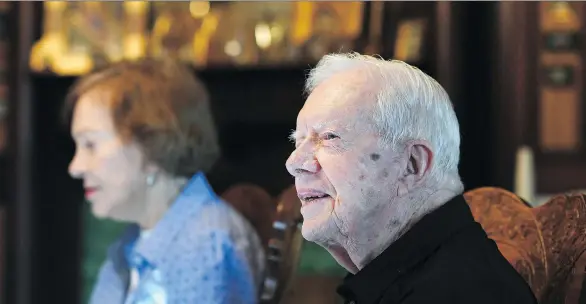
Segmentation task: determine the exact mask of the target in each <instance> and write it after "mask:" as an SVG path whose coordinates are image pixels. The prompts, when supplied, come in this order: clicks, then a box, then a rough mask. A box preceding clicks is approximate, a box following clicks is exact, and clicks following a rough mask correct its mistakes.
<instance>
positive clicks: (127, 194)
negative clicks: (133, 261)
mask: <svg viewBox="0 0 586 304" xmlns="http://www.w3.org/2000/svg"><path fill="white" fill-rule="evenodd" d="M108 98H109V95H108V94H106V93H104V92H101V91H91V90H90V91H89V92H87V93H85V94H83V95H82V96H81V97H80V98H79V100H78V102H77V104H76V106H75V108H74V110H73V118H72V122H71V136H72V137H73V139H74V141H75V155H74V157H73V159H72V160H71V163H70V164H69V174H70V175H71V176H72V177H73V178H76V179H81V180H83V187H84V190H85V198H86V200H87V201H88V202H89V203H90V204H91V209H92V212H93V214H94V215H95V216H96V217H98V218H110V219H114V220H120V221H132V220H133V219H134V218H135V217H136V214H137V213H139V212H140V210H141V209H142V207H143V206H141V201H143V198H142V196H144V193H145V188H146V182H145V181H146V172H145V170H144V168H145V166H144V157H143V153H142V151H141V150H140V148H139V146H138V145H137V144H135V143H133V142H131V141H127V140H123V139H122V138H121V137H120V136H119V134H118V132H117V130H116V128H115V126H114V122H113V120H112V114H111V109H110V108H109V104H108Z"/></svg>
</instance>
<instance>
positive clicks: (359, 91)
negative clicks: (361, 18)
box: [287, 71, 403, 246]
mask: <svg viewBox="0 0 586 304" xmlns="http://www.w3.org/2000/svg"><path fill="white" fill-rule="evenodd" d="M368 81H369V78H368V76H367V74H366V73H361V72H360V71H351V72H348V73H341V74H338V75H336V76H334V77H332V78H330V79H328V80H326V81H325V82H323V83H322V84H320V85H319V86H318V87H317V88H316V89H315V90H314V91H313V92H312V93H311V94H310V96H309V97H308V99H307V101H306V103H305V105H304V107H303V109H302V110H301V112H300V113H299V116H298V118H297V129H296V131H295V132H294V134H293V135H292V137H293V140H294V141H295V150H294V151H293V153H292V154H291V156H290V157H289V159H288V160H287V169H288V171H289V172H290V173H291V175H293V176H294V177H295V186H296V188H297V192H298V195H299V197H300V200H301V202H302V207H301V213H302V215H303V218H304V224H303V229H302V232H303V236H304V237H305V238H306V239H307V240H309V241H313V242H316V243H318V244H321V245H324V244H328V243H332V242H334V243H339V242H344V239H345V238H347V237H348V236H352V239H356V240H361V241H368V240H372V239H374V238H376V237H377V235H376V234H377V232H373V231H372V229H367V226H368V225H370V222H371V221H372V220H374V219H375V218H380V217H381V216H382V217H386V218H387V219H389V223H388V224H389V225H393V223H394V221H393V220H392V219H393V218H395V217H396V216H397V215H398V214H399V213H400V211H398V210H397V212H393V210H394V209H395V208H392V207H391V208H389V204H388V202H389V201H392V199H393V198H394V197H396V196H397V187H398V177H399V173H400V172H401V169H400V168H401V167H402V165H403V164H402V160H401V159H402V157H401V155H400V154H399V153H397V152H395V151H393V150H392V149H390V148H388V147H383V146H382V145H380V143H379V136H378V133H377V131H376V129H375V128H374V127H373V121H372V118H371V117H372V115H371V113H372V109H373V107H374V105H375V103H374V99H375V96H373V95H372V94H369V93H368V92H369V91H372V85H373V84H372V83H369V82H368ZM392 213H395V214H392ZM356 245H357V246H358V245H359V244H356Z"/></svg>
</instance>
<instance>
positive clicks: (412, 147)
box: [399, 140, 433, 195]
mask: <svg viewBox="0 0 586 304" xmlns="http://www.w3.org/2000/svg"><path fill="white" fill-rule="evenodd" d="M404 153H405V158H406V159H407V162H406V163H405V168H404V170H403V175H402V177H401V180H400V182H401V184H402V185H400V186H399V189H400V192H405V193H404V194H407V192H409V191H410V190H411V189H413V188H415V187H417V186H418V185H420V184H421V183H422V182H423V180H424V178H425V176H426V175H427V173H428V172H429V169H430V168H431V165H432V161H433V152H432V151H431V145H430V144H429V143H428V142H426V141H424V140H413V141H409V142H407V143H406V144H405V150H404ZM399 194H401V193H399ZM404 194H403V195H404Z"/></svg>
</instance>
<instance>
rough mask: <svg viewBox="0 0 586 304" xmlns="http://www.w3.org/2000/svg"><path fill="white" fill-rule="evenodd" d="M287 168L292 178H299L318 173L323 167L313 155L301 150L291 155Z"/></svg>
mask: <svg viewBox="0 0 586 304" xmlns="http://www.w3.org/2000/svg"><path fill="white" fill-rule="evenodd" d="M285 166H286V167H287V171H289V174H291V175H292V176H298V175H301V174H304V173H317V172H318V171H319V170H321V166H320V164H319V162H318V161H317V159H316V158H315V155H314V154H313V153H311V152H309V151H302V150H299V149H296V150H295V151H293V153H291V155H290V156H289V158H288V159H287V162H286V163H285Z"/></svg>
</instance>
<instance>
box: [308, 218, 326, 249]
mask: <svg viewBox="0 0 586 304" xmlns="http://www.w3.org/2000/svg"><path fill="white" fill-rule="evenodd" d="M301 234H302V235H303V238H304V239H305V240H307V241H309V242H313V243H316V244H318V245H322V246H325V244H327V243H328V239H329V236H328V235H327V231H324V229H323V227H321V225H318V224H317V223H312V221H305V222H303V225H302V226H301Z"/></svg>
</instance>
